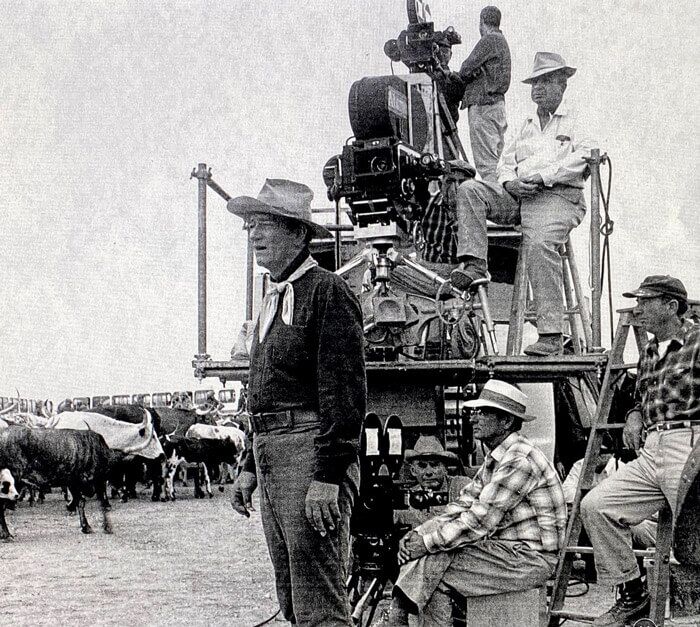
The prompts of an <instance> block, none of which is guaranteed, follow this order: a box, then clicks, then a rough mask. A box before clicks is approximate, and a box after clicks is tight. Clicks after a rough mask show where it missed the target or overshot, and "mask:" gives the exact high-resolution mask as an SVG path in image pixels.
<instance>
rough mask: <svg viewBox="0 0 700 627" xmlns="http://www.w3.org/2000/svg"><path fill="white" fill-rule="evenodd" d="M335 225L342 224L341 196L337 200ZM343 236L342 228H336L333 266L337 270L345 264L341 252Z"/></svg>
mask: <svg viewBox="0 0 700 627" xmlns="http://www.w3.org/2000/svg"><path fill="white" fill-rule="evenodd" d="M335 225H336V226H340V198H337V199H336V201H335ZM341 237H342V235H341V232H340V229H336V232H335V235H334V242H333V244H334V250H335V268H333V269H334V270H337V269H338V268H340V266H341V265H342V264H343V260H342V254H341V252H340V250H341V247H342V243H341Z"/></svg>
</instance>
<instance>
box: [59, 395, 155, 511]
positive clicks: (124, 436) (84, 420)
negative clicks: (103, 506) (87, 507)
mask: <svg viewBox="0 0 700 627" xmlns="http://www.w3.org/2000/svg"><path fill="white" fill-rule="evenodd" d="M140 414H141V420H140V421H139V423H138V424H133V423H131V422H125V421H123V420H115V419H114V418H110V417H108V416H105V415H103V414H100V413H96V412H86V411H80V412H63V413H61V414H58V415H56V416H54V417H53V418H52V419H51V420H50V421H49V423H48V425H47V426H48V427H50V428H54V429H79V430H85V429H89V430H90V431H95V432H97V433H99V434H101V435H102V436H103V437H104V439H105V441H106V442H107V445H108V446H109V448H111V449H112V450H115V451H121V452H122V453H125V454H128V455H133V456H137V457H138V458H140V459H139V460H138V461H137V462H136V464H137V465H138V468H139V469H140V468H141V463H143V461H144V460H145V461H146V463H147V464H149V466H151V476H152V477H153V478H154V482H153V491H154V498H153V500H155V501H157V500H159V498H160V489H161V479H160V477H161V471H160V469H161V461H162V460H163V459H164V458H165V454H164V452H163V447H162V445H161V443H160V440H159V439H158V435H157V433H156V430H155V426H154V419H153V416H152V414H151V412H150V410H147V409H144V408H143V407H141V408H140ZM132 459H133V458H129V459H128V460H124V459H123V458H122V460H121V461H120V463H119V464H114V465H113V473H112V476H111V477H110V479H111V480H112V481H113V483H115V484H116V485H120V484H121V485H123V484H124V481H123V478H124V475H127V476H133V472H130V471H132V468H133V466H134V464H133V462H132V461H131V460H132ZM134 494H135V493H134ZM124 496H125V495H124ZM122 500H126V499H125V498H122Z"/></svg>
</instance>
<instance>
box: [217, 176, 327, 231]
mask: <svg viewBox="0 0 700 627" xmlns="http://www.w3.org/2000/svg"><path fill="white" fill-rule="evenodd" d="M313 197H314V193H313V192H312V191H311V188H309V187H307V186H306V185H304V184H303V183H295V182H294V181H288V180H286V179H265V184H264V185H263V186H262V189H261V190H260V193H259V194H258V197H257V198H252V197H251V196H238V197H237V198H232V199H231V200H229V201H228V203H227V205H226V207H227V209H228V210H229V211H230V212H231V213H233V214H234V215H237V216H241V217H242V218H245V217H246V216H248V215H250V214H252V213H267V214H271V215H275V216H282V217H283V218H288V219H290V220H296V221H298V222H301V223H302V224H305V225H306V226H308V227H309V228H310V229H311V232H312V234H313V236H314V237H316V238H324V239H326V238H331V237H333V236H332V235H331V232H330V231H329V230H328V229H326V228H325V227H323V226H321V225H320V224H316V223H315V222H314V221H313V220H312V219H311V201H312V200H313Z"/></svg>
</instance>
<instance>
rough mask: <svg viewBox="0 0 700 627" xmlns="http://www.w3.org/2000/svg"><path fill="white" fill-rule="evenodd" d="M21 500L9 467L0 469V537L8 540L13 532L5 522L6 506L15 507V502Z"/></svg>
mask: <svg viewBox="0 0 700 627" xmlns="http://www.w3.org/2000/svg"><path fill="white" fill-rule="evenodd" d="M18 500H19V492H17V487H16V486H15V478H14V477H13V476H12V473H11V472H10V470H9V469H8V468H1V469H0V538H1V539H3V540H6V539H7V538H10V537H11V536H12V534H11V533H10V530H9V529H8V528H7V522H5V508H7V507H9V508H10V509H14V507H15V502H16V501H18Z"/></svg>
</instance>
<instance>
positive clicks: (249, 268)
mask: <svg viewBox="0 0 700 627" xmlns="http://www.w3.org/2000/svg"><path fill="white" fill-rule="evenodd" d="M245 261H246V264H245V319H246V320H252V319H253V288H254V287H255V286H254V285H253V280H254V278H253V246H252V245H251V243H250V231H246V258H245Z"/></svg>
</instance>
